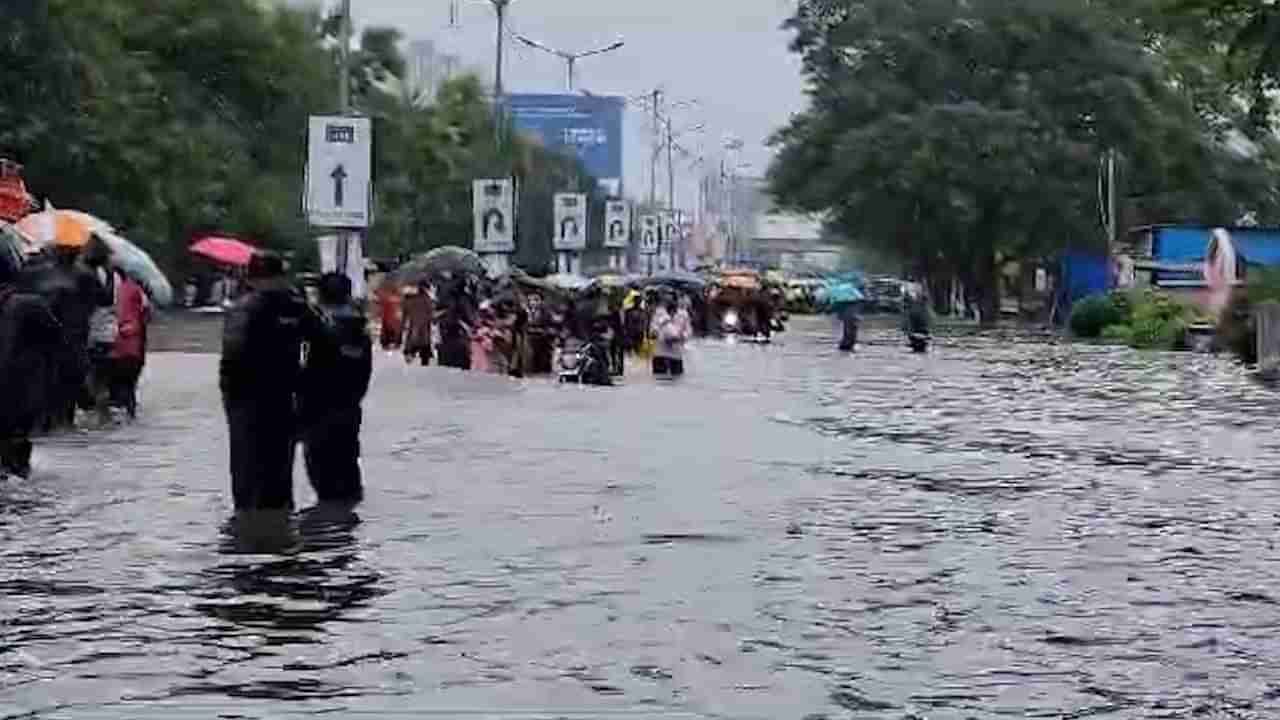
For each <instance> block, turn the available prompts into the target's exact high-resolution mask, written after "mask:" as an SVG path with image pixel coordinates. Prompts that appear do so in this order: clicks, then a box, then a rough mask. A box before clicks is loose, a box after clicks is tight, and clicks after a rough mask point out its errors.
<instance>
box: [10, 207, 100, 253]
mask: <svg viewBox="0 0 1280 720" xmlns="http://www.w3.org/2000/svg"><path fill="white" fill-rule="evenodd" d="M78 215H79V214H78V213H73V212H70V211H67V210H45V211H44V212H38V213H32V214H31V215H28V216H26V217H24V218H22V219H21V220H19V221H18V229H19V230H21V231H22V232H23V233H24V234H26V236H27V237H29V238H31V239H32V240H34V241H35V242H36V243H37V244H38V245H39V246H41V247H44V246H48V245H57V246H60V247H69V248H83V247H84V246H85V245H88V244H89V233H90V232H91V231H92V228H91V227H89V225H87V224H86V223H85V222H84V220H83V219H81V218H80V217H79V216H78Z"/></svg>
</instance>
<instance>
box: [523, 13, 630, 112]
mask: <svg viewBox="0 0 1280 720" xmlns="http://www.w3.org/2000/svg"><path fill="white" fill-rule="evenodd" d="M508 1H509V0H508ZM514 37H515V39H517V40H519V41H520V42H522V43H524V44H525V45H528V46H529V47H531V48H536V49H538V50H541V51H543V52H547V53H551V54H552V55H555V56H556V57H558V58H560V59H561V60H564V61H565V63H566V64H568V66H569V92H573V69H574V66H576V65H577V63H578V61H579V60H581V59H582V58H585V57H591V56H592V55H603V54H605V53H610V52H613V51H614V50H617V49H619V48H621V47H622V46H623V45H626V43H624V42H623V41H622V40H616V41H614V42H613V43H611V44H609V45H606V46H604V47H599V48H596V49H594V50H584V51H582V52H576V53H571V52H565V51H564V50H557V49H555V48H553V47H548V46H547V45H543V44H542V43H540V42H538V41H537V40H534V39H532V38H529V37H527V36H525V35H520V34H519V33H516V34H514Z"/></svg>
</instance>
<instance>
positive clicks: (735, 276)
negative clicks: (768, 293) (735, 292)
mask: <svg viewBox="0 0 1280 720" xmlns="http://www.w3.org/2000/svg"><path fill="white" fill-rule="evenodd" d="M720 285H722V286H724V287H727V288H736V289H739V290H759V289H760V287H761V283H760V276H759V275H757V274H756V273H754V272H741V271H739V272H734V273H726V274H724V275H723V276H721V277H720Z"/></svg>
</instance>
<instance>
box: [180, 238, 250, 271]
mask: <svg viewBox="0 0 1280 720" xmlns="http://www.w3.org/2000/svg"><path fill="white" fill-rule="evenodd" d="M256 252H258V249H257V248H255V247H254V246H252V245H250V244H248V243H245V242H242V241H240V240H236V239H234V238H228V237H218V236H216V235H211V236H209V237H205V238H201V239H200V240H197V241H196V242H195V244H193V245H192V246H191V254H193V255H199V256H200V257H202V258H204V259H206V260H210V261H212V262H215V263H218V264H219V265H230V266H232V267H246V266H248V264H249V259H250V258H252V257H253V254H254V253H256Z"/></svg>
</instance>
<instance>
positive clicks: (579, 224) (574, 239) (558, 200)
mask: <svg viewBox="0 0 1280 720" xmlns="http://www.w3.org/2000/svg"><path fill="white" fill-rule="evenodd" d="M555 222H556V225H555V227H554V228H553V229H552V232H553V233H554V234H553V235H552V244H553V246H554V247H555V249H556V250H557V251H562V252H563V251H574V250H586V249H587V196H586V195H583V194H581V193H556V196H555Z"/></svg>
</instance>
